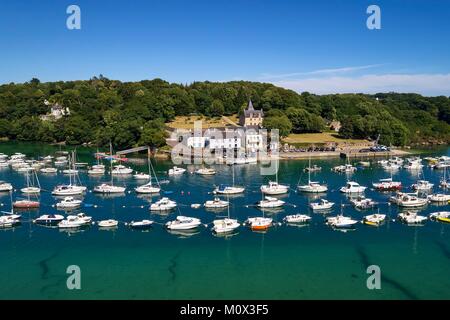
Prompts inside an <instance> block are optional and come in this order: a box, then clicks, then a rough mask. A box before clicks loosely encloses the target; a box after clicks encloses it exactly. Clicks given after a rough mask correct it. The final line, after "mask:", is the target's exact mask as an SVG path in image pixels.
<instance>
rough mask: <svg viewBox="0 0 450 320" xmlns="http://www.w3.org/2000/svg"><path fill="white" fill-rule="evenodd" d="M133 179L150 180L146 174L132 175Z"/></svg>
mask: <svg viewBox="0 0 450 320" xmlns="http://www.w3.org/2000/svg"><path fill="white" fill-rule="evenodd" d="M133 178H134V179H136V180H149V179H150V175H149V174H147V173H142V172H138V173H136V174H134V175H133Z"/></svg>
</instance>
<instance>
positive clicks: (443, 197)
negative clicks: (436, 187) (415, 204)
mask: <svg viewBox="0 0 450 320" xmlns="http://www.w3.org/2000/svg"><path fill="white" fill-rule="evenodd" d="M427 198H428V200H430V201H431V202H436V203H447V202H449V201H450V194H444V193H437V194H431V195H429V196H428V197H427Z"/></svg>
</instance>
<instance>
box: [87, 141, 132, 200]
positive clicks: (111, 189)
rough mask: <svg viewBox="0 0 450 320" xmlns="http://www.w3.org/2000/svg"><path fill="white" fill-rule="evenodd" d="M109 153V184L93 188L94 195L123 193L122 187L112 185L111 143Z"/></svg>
mask: <svg viewBox="0 0 450 320" xmlns="http://www.w3.org/2000/svg"><path fill="white" fill-rule="evenodd" d="M109 153H110V159H109V160H110V171H111V184H107V183H102V184H101V185H98V186H96V187H95V188H94V192H96V193H105V194H108V193H123V192H125V189H126V188H124V187H119V186H115V185H114V178H113V174H112V170H113V169H112V161H113V157H112V145H111V143H109Z"/></svg>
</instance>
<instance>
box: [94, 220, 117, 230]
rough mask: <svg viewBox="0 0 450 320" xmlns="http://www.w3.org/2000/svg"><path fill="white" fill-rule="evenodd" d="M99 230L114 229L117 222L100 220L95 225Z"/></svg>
mask: <svg viewBox="0 0 450 320" xmlns="http://www.w3.org/2000/svg"><path fill="white" fill-rule="evenodd" d="M97 225H98V227H99V228H105V229H106V228H115V227H117V226H118V225H119V221H117V220H113V219H108V220H102V221H99V222H98V223H97Z"/></svg>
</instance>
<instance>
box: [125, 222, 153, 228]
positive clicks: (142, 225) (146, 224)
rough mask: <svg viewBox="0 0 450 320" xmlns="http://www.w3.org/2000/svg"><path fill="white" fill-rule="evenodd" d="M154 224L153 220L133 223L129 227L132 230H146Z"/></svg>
mask: <svg viewBox="0 0 450 320" xmlns="http://www.w3.org/2000/svg"><path fill="white" fill-rule="evenodd" d="M153 223H154V222H153V221H152V220H141V221H131V222H130V223H129V224H128V226H129V227H130V228H132V229H139V230H146V229H150V228H151V227H152V225H153Z"/></svg>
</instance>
